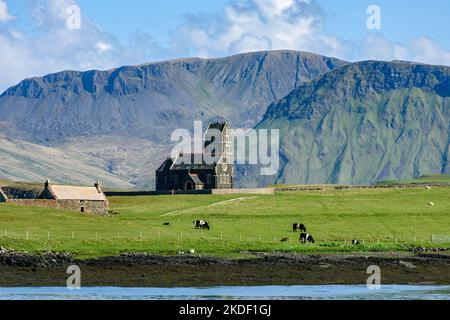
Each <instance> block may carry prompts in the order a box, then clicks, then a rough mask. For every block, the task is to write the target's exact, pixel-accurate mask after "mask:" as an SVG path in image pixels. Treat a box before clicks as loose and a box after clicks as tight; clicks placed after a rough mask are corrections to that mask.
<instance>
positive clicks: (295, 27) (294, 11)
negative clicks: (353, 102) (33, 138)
mask: <svg viewBox="0 0 450 320" xmlns="http://www.w3.org/2000/svg"><path fill="white" fill-rule="evenodd" d="M73 5H76V6H78V7H79V8H80V10H81V11H80V18H81V22H82V23H81V28H80V29H76V30H68V29H67V24H66V22H67V19H68V18H69V17H68V13H67V8H68V7H69V6H73ZM370 5H377V6H378V7H379V8H380V10H381V29H380V30H369V29H368V28H367V25H366V21H367V19H368V14H367V13H366V10H367V8H368V7H369V6H370ZM448 30H450V1H446V0H428V1H423V0H420V1H419V0H409V1H406V0H396V1H392V0H391V1H387V0H346V1H337V0H191V1H181V0H165V1H153V0H152V1H149V0H126V1H121V0H114V1H111V0H14V1H13V0H0V91H2V90H3V89H5V88H7V87H8V86H10V85H13V84H15V83H16V82H18V81H20V80H21V79H23V78H25V77H30V76H39V75H43V74H46V73H50V72H56V71H60V70H62V69H76V70H87V69H94V68H96V69H108V68H112V67H116V66H120V65H124V64H136V63H143V62H147V61H155V60H163V59H170V58H176V57H188V56H202V57H216V56H226V55H231V54H236V53H240V52H246V51H256V50H274V49H293V50H304V51H312V52H316V53H320V54H324V55H329V56H336V57H338V58H342V59H347V60H351V61H355V60H364V59H380V60H393V59H400V60H414V61H420V62H425V63H433V64H445V65H450V36H449V33H448Z"/></svg>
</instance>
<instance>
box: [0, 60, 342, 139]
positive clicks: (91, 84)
mask: <svg viewBox="0 0 450 320" xmlns="http://www.w3.org/2000/svg"><path fill="white" fill-rule="evenodd" d="M343 64H345V62H343V61H340V60H337V59H333V58H326V57H322V56H319V55H314V54H310V53H303V52H294V51H273V52H257V53H249V54H242V55H237V56H233V57H229V58H223V59H195V58H194V59H180V60H174V61H167V62H160V63H153V64H145V65H140V66H128V67H121V68H118V69H114V70H110V71H88V72H76V71H65V72H60V73H57V74H51V75H47V76H45V77H42V78H33V79H27V80H24V81H23V82H21V83H20V84H18V85H17V86H14V87H12V88H10V89H8V90H7V91H6V92H5V93H4V94H3V95H2V96H1V97H0V122H4V123H7V124H8V125H9V126H10V127H13V128H14V129H15V133H16V134H19V135H20V136H21V137H22V138H24V139H26V140H29V141H32V142H37V143H50V144H52V143H57V141H60V140H61V139H64V138H67V137H77V136H81V135H92V134H96V135H102V134H119V135H126V136H137V137H140V138H144V139H150V140H152V141H160V142H161V141H164V142H165V141H167V139H168V138H169V137H170V132H171V131H172V130H174V129H176V128H192V125H193V121H194V120H204V121H208V120H211V119H213V118H216V117H219V118H224V119H227V120H229V121H231V123H232V125H234V126H235V127H252V126H253V125H255V124H256V123H257V122H258V121H259V120H260V119H261V117H262V115H263V114H264V112H265V110H266V108H267V106H268V105H269V104H270V103H271V102H274V101H276V100H277V99H280V98H282V97H283V96H285V95H286V94H288V93H289V92H290V91H292V90H293V89H294V88H295V87H297V86H298V85H300V84H301V83H303V82H304V81H307V80H310V79H313V78H315V77H316V76H318V75H321V74H324V73H326V72H328V71H330V70H332V69H334V68H336V67H339V66H341V65H343Z"/></svg>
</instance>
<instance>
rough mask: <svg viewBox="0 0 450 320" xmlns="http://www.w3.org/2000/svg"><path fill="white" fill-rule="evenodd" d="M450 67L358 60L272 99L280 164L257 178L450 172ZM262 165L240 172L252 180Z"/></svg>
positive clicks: (292, 180)
mask: <svg viewBox="0 0 450 320" xmlns="http://www.w3.org/2000/svg"><path fill="white" fill-rule="evenodd" d="M449 83H450V68H448V67H440V66H428V65H419V64H409V63H388V62H376V61H369V62H359V63H355V64H352V65H347V66H344V67H341V68H339V69H337V70H334V71H331V72H329V73H327V74H326V75H324V76H322V77H319V78H318V79H316V80H314V81H312V82H309V83H307V84H305V85H302V86H300V87H299V88H297V89H295V90H294V91H293V92H291V93H290V94H289V95H288V96H287V97H286V98H284V99H282V100H280V101H278V102H277V103H274V104H272V105H271V106H270V107H269V109H268V111H267V113H266V115H265V116H264V119H263V121H262V122H261V123H260V124H259V125H258V128H262V129H265V128H267V129H279V130H280V137H281V145H280V147H281V160H282V163H281V168H280V171H279V174H278V175H277V176H275V177H268V178H266V179H263V181H262V183H261V182H260V185H267V184H271V183H278V184H283V183H285V184H320V183H328V184H369V183H376V182H378V181H385V180H409V179H412V178H413V177H418V176H421V175H424V174H428V173H436V174H440V173H447V174H448V173H449V172H450V167H449V161H448V154H449V148H450V145H449V142H450V136H449V132H450V127H449V126H450V121H449V119H450V98H449V97H450V86H449ZM258 173H259V172H251V171H250V172H249V173H248V174H246V175H245V174H244V179H245V180H246V181H248V182H251V181H253V180H255V179H257V176H258Z"/></svg>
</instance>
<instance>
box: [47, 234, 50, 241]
mask: <svg viewBox="0 0 450 320" xmlns="http://www.w3.org/2000/svg"><path fill="white" fill-rule="evenodd" d="M47 240H50V232H47Z"/></svg>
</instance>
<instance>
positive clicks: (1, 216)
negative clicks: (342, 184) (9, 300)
mask: <svg viewBox="0 0 450 320" xmlns="http://www.w3.org/2000/svg"><path fill="white" fill-rule="evenodd" d="M429 202H433V203H434V204H435V206H429V205H428V203H429ZM110 209H111V210H112V211H114V212H115V213H116V214H114V215H111V216H107V217H101V216H94V215H87V214H81V213H76V212H70V211H60V210H54V209H47V208H32V207H20V206H15V205H12V204H4V203H3V204H0V245H1V246H3V247H7V248H12V249H16V250H25V251H28V252H36V253H38V252H43V251H48V250H51V251H56V252H72V253H74V254H76V255H77V256H78V257H81V258H87V257H96V256H107V255H117V254H120V253H122V252H149V253H155V254H168V255H171V254H179V253H180V252H185V253H188V252H189V251H190V250H191V249H194V250H195V253H197V254H201V255H215V256H230V257H231V256H234V257H239V256H245V253H246V252H249V251H264V252H270V251H287V252H304V253H314V254H316V253H335V252H355V251H361V252H369V251H405V250H408V249H410V248H411V247H414V246H421V247H440V246H448V245H449V243H442V244H433V243H431V236H432V235H447V236H450V188H432V189H431V190H426V189H425V188H415V189H394V188H393V189H362V190H359V189H358V190H352V189H349V190H334V189H329V190H323V191H299V192H278V193H277V194H276V195H273V196H269V195H177V196H142V197H112V198H110ZM197 219H205V220H207V221H209V222H210V225H211V230H210V231H207V230H195V228H194V227H195V226H194V224H193V221H194V220H197ZM296 222H301V223H304V224H305V225H306V226H307V228H308V232H309V233H311V234H312V235H313V236H314V238H315V240H316V243H315V244H300V243H299V233H293V232H292V224H293V223H296ZM164 223H170V225H168V226H164V225H163V224H164ZM283 238H285V239H286V240H287V241H285V242H281V241H280V240H281V239H283ZM353 239H358V240H359V241H360V242H361V245H359V246H352V245H351V241H352V240H353Z"/></svg>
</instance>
